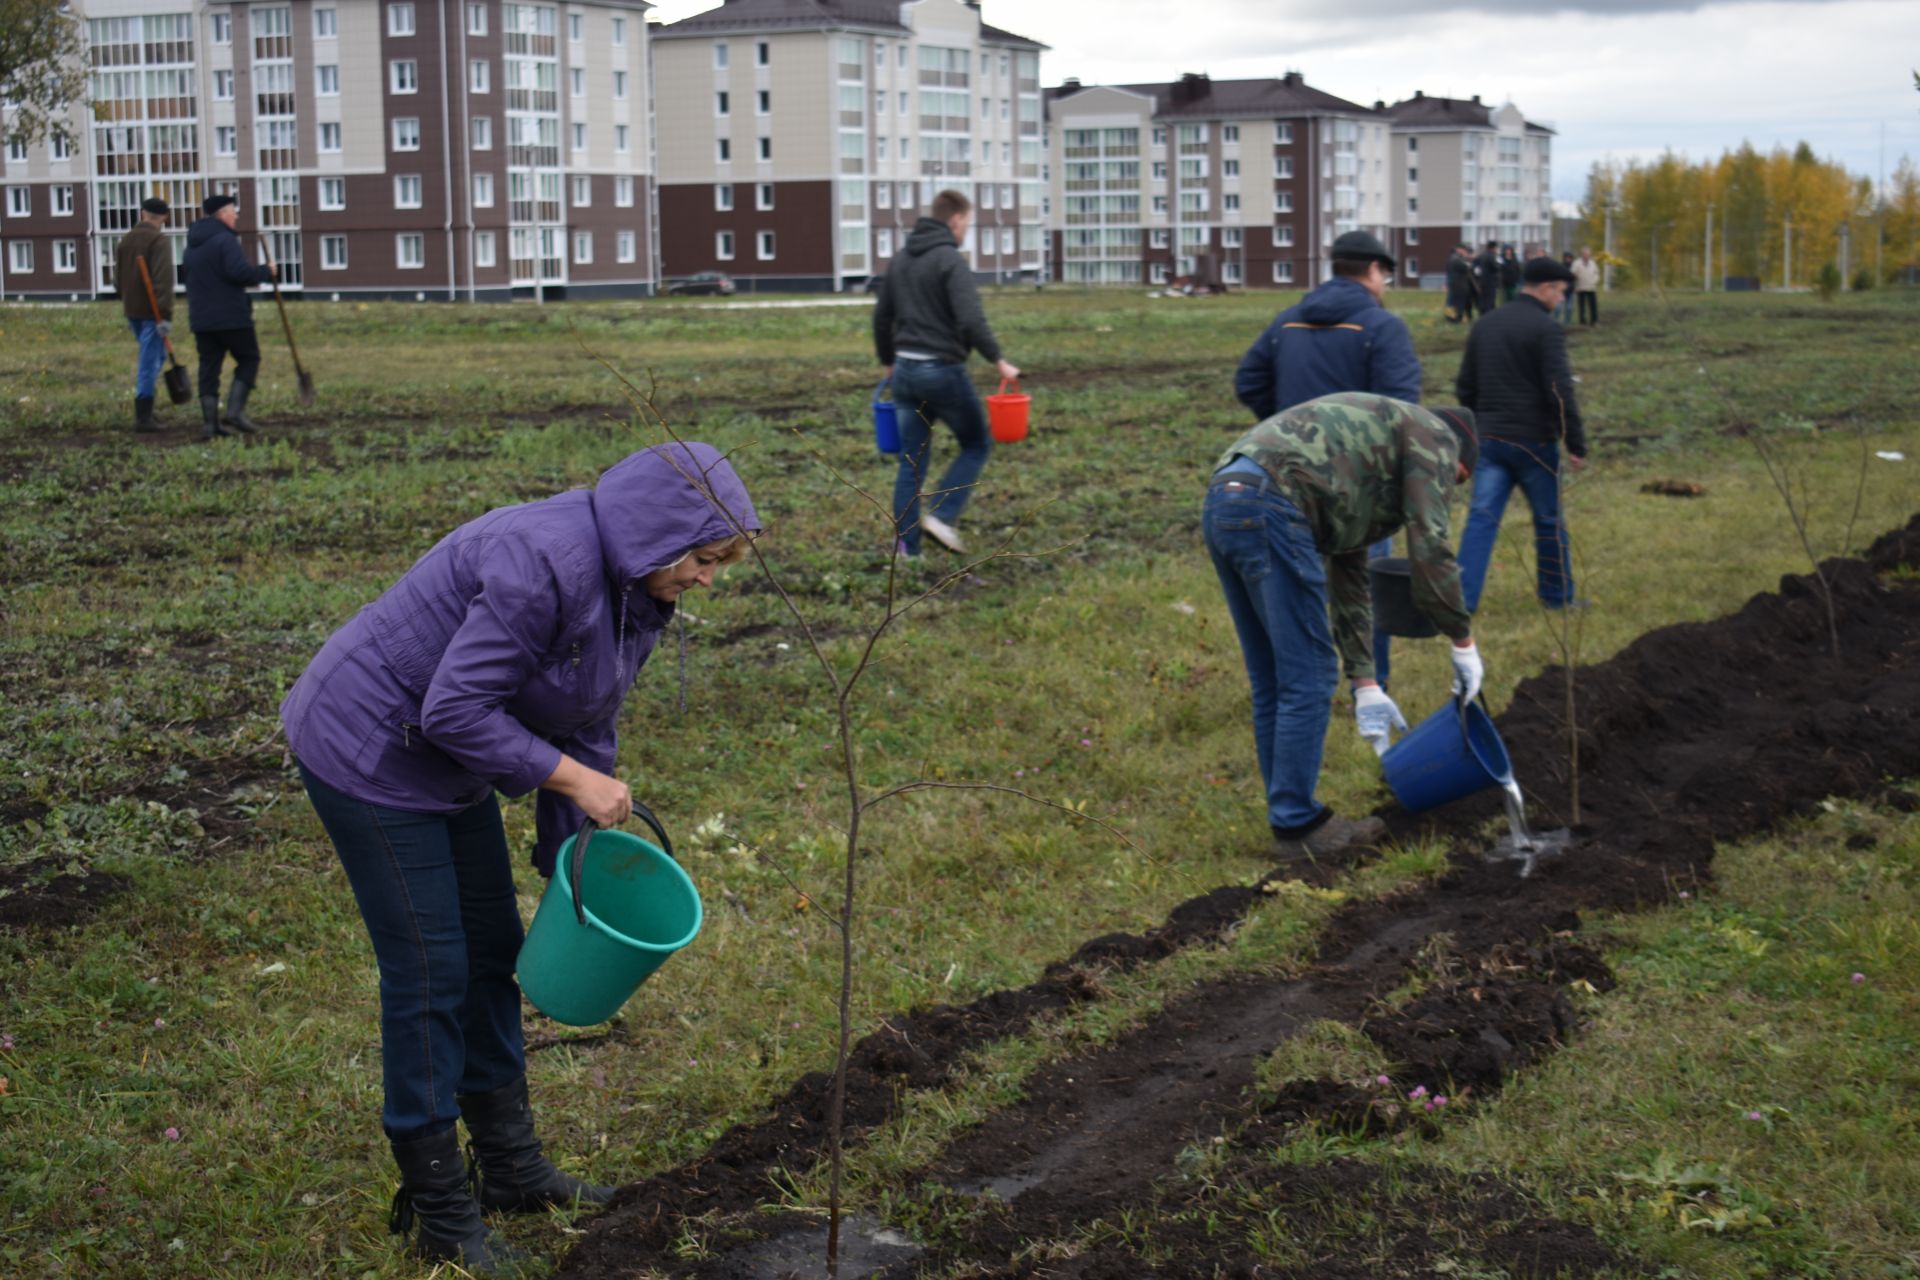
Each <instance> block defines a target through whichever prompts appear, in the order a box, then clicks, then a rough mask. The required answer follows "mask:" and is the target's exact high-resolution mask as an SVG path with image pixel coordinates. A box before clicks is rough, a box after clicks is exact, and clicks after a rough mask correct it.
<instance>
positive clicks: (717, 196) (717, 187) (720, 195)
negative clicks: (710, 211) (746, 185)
mask: <svg viewBox="0 0 1920 1280" xmlns="http://www.w3.org/2000/svg"><path fill="white" fill-rule="evenodd" d="M713 207H714V208H715V209H718V210H719V211H720V212H721V213H725V212H727V211H728V210H730V209H732V208H733V184H732V183H731V182H716V183H714V184H713Z"/></svg>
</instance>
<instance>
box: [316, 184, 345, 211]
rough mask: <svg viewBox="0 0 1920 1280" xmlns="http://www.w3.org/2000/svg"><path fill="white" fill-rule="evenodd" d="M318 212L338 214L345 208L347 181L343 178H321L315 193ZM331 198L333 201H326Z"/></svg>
mask: <svg viewBox="0 0 1920 1280" xmlns="http://www.w3.org/2000/svg"><path fill="white" fill-rule="evenodd" d="M316 194H317V198H318V201H319V208H320V212H322V213H339V212H341V211H342V210H344V209H345V208H346V207H347V180H346V179H345V178H321V179H320V188H319V191H318V192H317V193H316ZM329 196H332V197H333V199H328V197H329Z"/></svg>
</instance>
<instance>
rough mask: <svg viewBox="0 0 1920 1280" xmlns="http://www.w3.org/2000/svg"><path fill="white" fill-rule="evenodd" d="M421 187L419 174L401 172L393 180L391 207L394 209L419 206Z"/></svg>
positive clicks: (416, 207)
mask: <svg viewBox="0 0 1920 1280" xmlns="http://www.w3.org/2000/svg"><path fill="white" fill-rule="evenodd" d="M421 191H422V187H421V184H420V175H419V174H417V173H402V174H398V175H396V176H395V177H394V180H393V207H394V208H396V209H418V208H419V207H420V199H421Z"/></svg>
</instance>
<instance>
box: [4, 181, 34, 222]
mask: <svg viewBox="0 0 1920 1280" xmlns="http://www.w3.org/2000/svg"><path fill="white" fill-rule="evenodd" d="M7 216H8V217H9V218H31V217H32V216H33V188H32V187H8V188H7Z"/></svg>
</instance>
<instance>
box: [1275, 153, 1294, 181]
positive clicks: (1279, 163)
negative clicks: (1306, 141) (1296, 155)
mask: <svg viewBox="0 0 1920 1280" xmlns="http://www.w3.org/2000/svg"><path fill="white" fill-rule="evenodd" d="M1273 176H1274V177H1276V178H1291V177H1292V176H1293V157H1292V156H1281V157H1280V158H1279V159H1278V160H1275V161H1274V162H1273Z"/></svg>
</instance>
